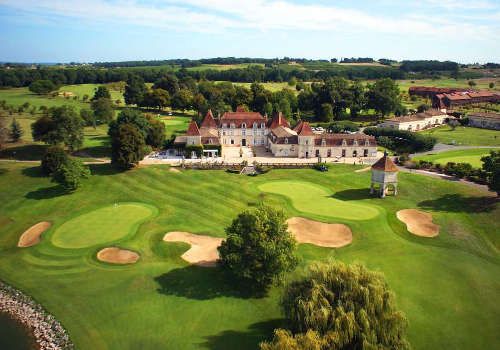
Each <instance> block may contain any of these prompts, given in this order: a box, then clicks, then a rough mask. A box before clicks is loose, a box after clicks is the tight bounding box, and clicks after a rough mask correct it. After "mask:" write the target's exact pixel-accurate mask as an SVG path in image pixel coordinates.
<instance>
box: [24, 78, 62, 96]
mask: <svg viewBox="0 0 500 350" xmlns="http://www.w3.org/2000/svg"><path fill="white" fill-rule="evenodd" d="M56 89H57V86H56V85H55V84H54V83H53V82H52V81H50V80H35V81H34V82H32V83H31V84H30V86H29V90H30V91H31V92H34V93H35V94H38V95H45V94H48V93H49V92H52V91H54V90H56Z"/></svg>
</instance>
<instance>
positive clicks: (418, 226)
mask: <svg viewBox="0 0 500 350" xmlns="http://www.w3.org/2000/svg"><path fill="white" fill-rule="evenodd" d="M396 216H397V217H398V219H399V220H401V221H402V222H404V223H405V224H406V229H407V230H408V231H409V232H411V233H413V234H414V235H417V236H421V237H436V236H437V235H438V234H439V225H436V224H434V223H433V222H432V215H431V214H429V213H426V212H424V211H420V210H417V209H403V210H400V211H398V212H397V213H396Z"/></svg>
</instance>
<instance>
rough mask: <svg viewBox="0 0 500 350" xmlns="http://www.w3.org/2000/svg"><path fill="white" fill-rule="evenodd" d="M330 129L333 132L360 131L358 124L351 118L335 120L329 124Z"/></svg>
mask: <svg viewBox="0 0 500 350" xmlns="http://www.w3.org/2000/svg"><path fill="white" fill-rule="evenodd" d="M328 131H329V132H332V133H347V132H356V131H359V126H358V124H356V123H354V122H351V121H349V120H346V121H339V122H333V123H331V124H330V125H329V126H328Z"/></svg>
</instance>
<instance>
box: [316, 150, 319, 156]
mask: <svg viewBox="0 0 500 350" xmlns="http://www.w3.org/2000/svg"><path fill="white" fill-rule="evenodd" d="M316 157H319V149H317V150H316Z"/></svg>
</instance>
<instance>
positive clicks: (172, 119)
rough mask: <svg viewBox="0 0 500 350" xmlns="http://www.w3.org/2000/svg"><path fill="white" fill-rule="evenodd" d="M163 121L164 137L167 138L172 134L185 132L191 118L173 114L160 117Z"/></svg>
mask: <svg viewBox="0 0 500 350" xmlns="http://www.w3.org/2000/svg"><path fill="white" fill-rule="evenodd" d="M161 120H162V121H163V123H165V128H166V138H167V140H168V139H170V137H172V135H173V134H176V135H179V134H183V133H185V132H186V130H187V128H188V125H189V122H190V121H191V118H189V117H186V116H180V115H174V116H163V117H161Z"/></svg>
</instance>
